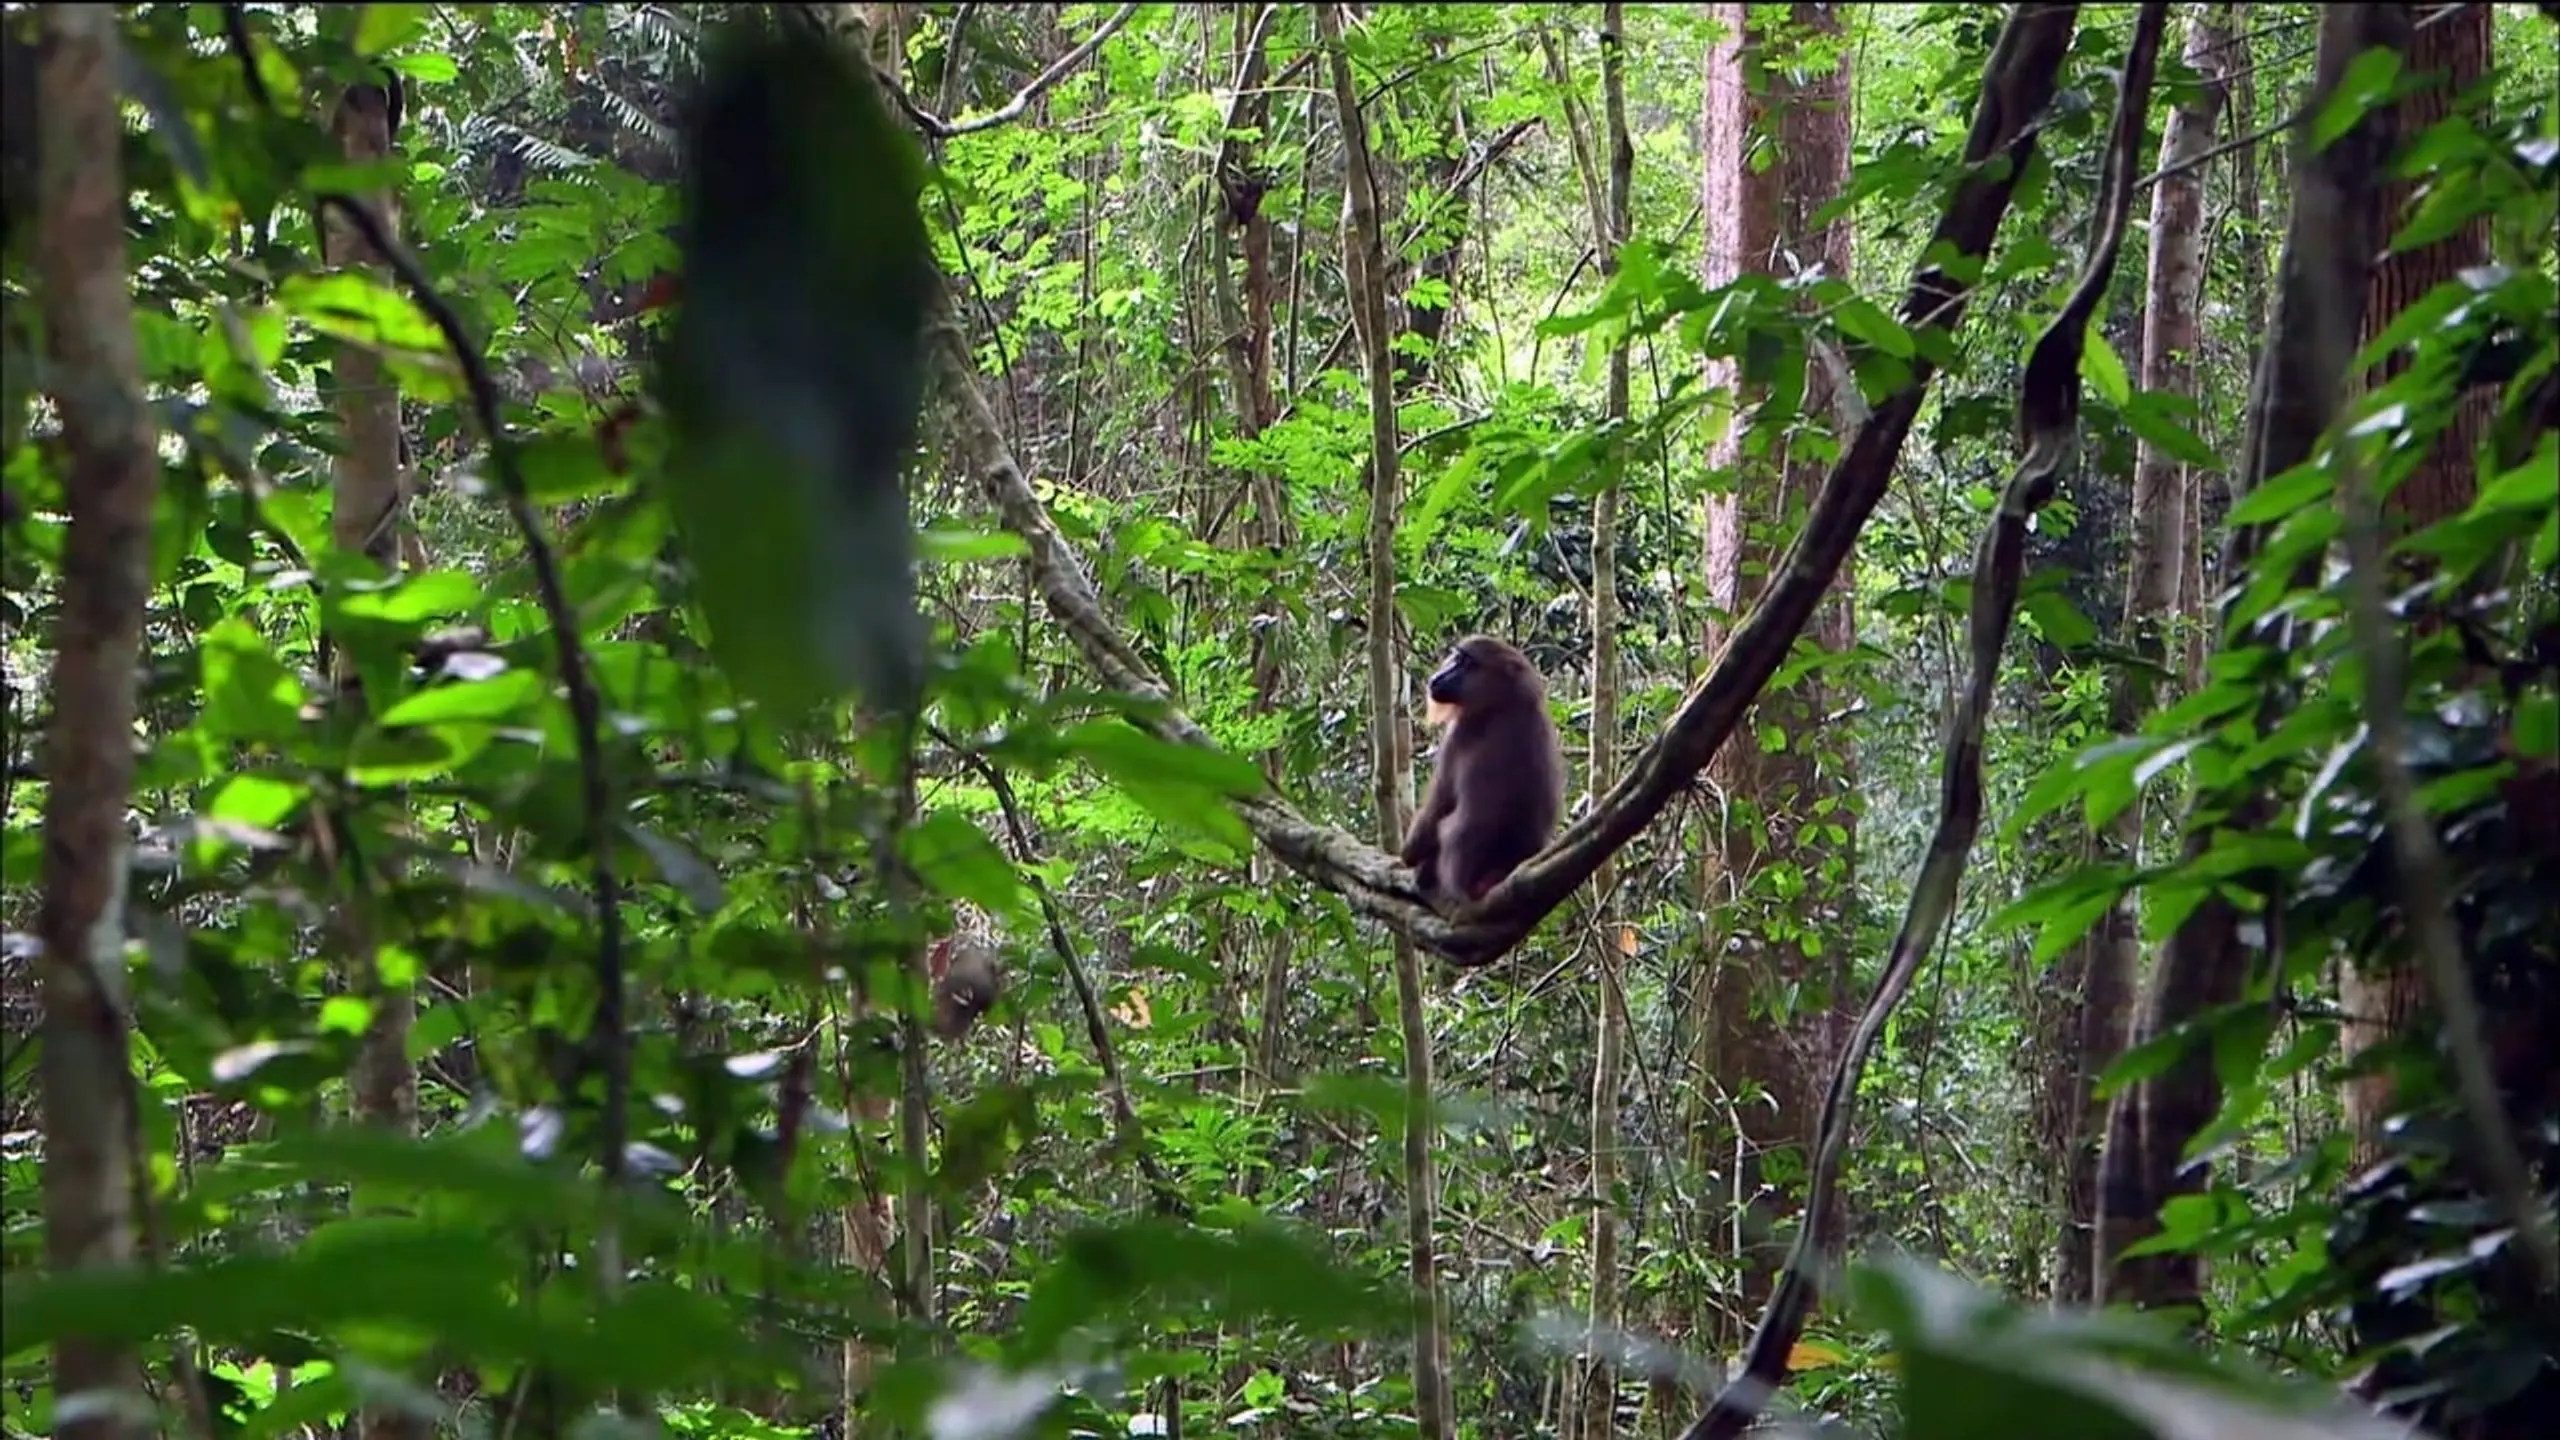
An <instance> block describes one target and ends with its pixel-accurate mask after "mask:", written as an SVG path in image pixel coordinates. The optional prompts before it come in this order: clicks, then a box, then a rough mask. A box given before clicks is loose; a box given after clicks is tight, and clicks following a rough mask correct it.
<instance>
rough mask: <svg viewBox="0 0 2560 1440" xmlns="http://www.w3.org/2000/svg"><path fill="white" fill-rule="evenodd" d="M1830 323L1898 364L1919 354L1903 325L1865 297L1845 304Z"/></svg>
mask: <svg viewBox="0 0 2560 1440" xmlns="http://www.w3.org/2000/svg"><path fill="white" fill-rule="evenodd" d="M1831 320H1832V323H1833V324H1835V325H1837V326H1839V327H1840V333H1841V334H1843V335H1846V336H1849V337H1850V338H1852V339H1855V340H1863V341H1865V342H1866V343H1867V344H1869V345H1872V346H1874V347H1875V348H1877V349H1878V350H1881V351H1883V352H1884V353H1886V354H1888V355H1891V356H1893V357H1894V358H1895V359H1897V360H1908V359H1910V358H1911V357H1912V356H1913V355H1914V354H1916V353H1918V347H1917V346H1916V345H1914V344H1913V343H1912V340H1911V332H1910V331H1908V330H1906V329H1904V328H1903V327H1902V322H1901V321H1899V320H1896V319H1894V318H1893V317H1892V316H1891V315H1889V314H1887V313H1885V309H1884V307H1883V306H1881V305H1878V304H1877V303H1875V302H1874V301H1873V300H1869V299H1867V298H1866V297H1865V296H1863V295H1860V296H1852V297H1851V298H1849V299H1846V300H1844V301H1842V302H1841V303H1840V306H1839V308H1837V309H1835V310H1833V311H1832V312H1831Z"/></svg>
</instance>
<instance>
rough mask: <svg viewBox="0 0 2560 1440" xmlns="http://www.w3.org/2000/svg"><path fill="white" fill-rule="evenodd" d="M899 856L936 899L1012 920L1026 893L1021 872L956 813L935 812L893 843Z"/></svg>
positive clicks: (967, 820) (976, 829)
mask: <svg viewBox="0 0 2560 1440" xmlns="http://www.w3.org/2000/svg"><path fill="white" fill-rule="evenodd" d="M898 854H899V856H900V858H902V859H904V860H905V861H906V862H907V864H908V865H909V866H910V867H911V868H913V869H914V871H915V872H916V876H917V878H918V879H920V880H922V881H924V883H925V884H926V885H928V886H930V887H931V888H932V889H933V891H934V893H935V894H938V895H944V896H948V897H950V898H951V899H954V900H966V901H968V902H969V903H971V904H973V905H978V906H981V907H983V908H985V909H988V910H991V911H994V912H995V913H996V914H998V915H1013V914H1017V913H1019V912H1020V911H1021V909H1022V907H1023V904H1024V901H1025V899H1026V896H1027V892H1026V890H1025V888H1024V886H1023V883H1022V875H1021V872H1019V871H1017V870H1015V869H1014V868H1013V862H1012V861H1010V860H1007V859H1006V858H1004V852H1003V851H1001V850H998V849H997V848H996V846H995V842H994V841H992V840H989V839H988V838H987V834H986V832H985V831H983V830H981V829H979V828H978V827H977V826H976V825H974V824H971V823H970V821H969V817H967V816H965V815H962V814H960V813H959V812H958V811H956V810H936V811H934V812H933V813H932V814H929V815H927V816H925V817H924V819H922V820H921V821H919V822H917V823H916V824H914V825H912V826H909V827H908V828H907V830H906V832H905V833H904V834H902V835H900V836H899V837H898Z"/></svg>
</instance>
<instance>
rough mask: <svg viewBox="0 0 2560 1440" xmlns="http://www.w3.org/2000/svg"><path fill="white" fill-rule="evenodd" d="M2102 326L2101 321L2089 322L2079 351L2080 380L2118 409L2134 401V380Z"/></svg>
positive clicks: (2102, 322)
mask: <svg viewBox="0 0 2560 1440" xmlns="http://www.w3.org/2000/svg"><path fill="white" fill-rule="evenodd" d="M2104 326H2105V321H2103V320H2100V319H2096V318H2092V319H2091V320H2090V321H2089V331H2088V334H2087V335H2086V336H2085V337H2084V343H2083V345H2082V347H2081V350H2080V378H2081V379H2083V380H2086V381H2088V382H2089V388H2091V389H2093V390H2095V391H2097V392H2098V394H2099V396H2100V397H2101V398H2102V399H2104V400H2105V401H2106V402H2107V403H2108V404H2110V405H2113V406H2115V407H2117V408H2118V409H2121V408H2123V407H2124V405H2125V404H2126V403H2127V402H2128V401H2130V400H2131V399H2132V398H2133V377H2132V375H2131V374H2129V373H2127V372H2126V370H2125V368H2124V357H2123V356H2121V355H2118V354H2117V353H2116V347H2115V346H2113V345H2110V344H2108V343H2107V336H2106V332H2105V329H2104Z"/></svg>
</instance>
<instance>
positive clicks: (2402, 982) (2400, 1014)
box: [2338, 5, 2498, 1169]
mask: <svg viewBox="0 0 2560 1440" xmlns="http://www.w3.org/2000/svg"><path fill="white" fill-rule="evenodd" d="M2397 8H2398V9H2400V10H2403V11H2406V12H2408V13H2409V15H2410V18H2411V22H2412V24H2413V25H2414V26H2415V32H2414V35H2413V37H2412V39H2411V42H2410V46H2409V73H2410V74H2411V76H2412V77H2413V78H2414V79H2415V80H2416V81H2417V82H2418V88H2416V89H2414V90H2412V91H2410V92H2409V93H2407V94H2404V95H2402V96H2401V97H2400V98H2399V100H2398V101H2397V102H2396V103H2395V105H2394V107H2393V108H2394V111H2395V113H2396V116H2397V122H2398V127H2399V132H2400V135H2401V137H2402V138H2403V139H2404V140H2406V139H2410V138H2414V137H2416V136H2418V135H2421V134H2423V133H2425V131H2426V129H2427V127H2429V126H2431V125H2434V124H2435V123H2436V122H2438V121H2440V120H2443V119H2445V118H2446V117H2447V116H2449V115H2451V114H2453V113H2454V108H2455V105H2456V104H2457V103H2458V102H2459V101H2460V100H2461V98H2462V93H2463V92H2464V91H2465V90H2468V89H2470V88H2471V87H2472V86H2473V85H2475V84H2477V83H2478V82H2479V81H2480V79H2481V78H2482V77H2483V76H2485V75H2487V74H2488V73H2489V65H2490V38H2489V37H2490V7H2489V6H2486V5H2460V6H2434V5H2402V6H2399V7H2397ZM2417 196H2418V182H2417V181H2416V180H2394V181H2392V182H2390V183H2389V184H2387V185H2385V186H2384V187H2383V191H2382V197H2381V207H2382V213H2381V216H2380V219H2379V222H2378V224H2379V229H2378V231H2377V234H2378V236H2380V237H2382V238H2385V239H2387V238H2388V237H2389V236H2390V235H2391V234H2393V233H2394V232H2396V231H2397V230H2398V229H2399V228H2400V226H2401V225H2402V224H2403V223H2405V222H2406V221H2407V220H2408V218H2409V214H2410V206H2411V204H2412V202H2414V201H2415V200H2416V199H2417ZM2488 261H2489V217H2488V216H2486V215H2477V216H2474V217H2472V219H2471V220H2470V221H2469V222H2467V223H2466V224H2464V225H2463V227H2462V228H2461V229H2459V230H2456V231H2454V232H2453V233H2452V234H2450V235H2447V236H2445V237H2443V238H2442V239H2440V240H2435V241H2432V242H2430V243H2428V244H2425V245H2421V246H2418V247H2416V248H2414V249H2409V250H2400V251H2395V252H2393V253H2391V254H2389V255H2387V256H2385V257H2384V258H2383V260H2382V262H2381V263H2380V264H2379V265H2377V266H2375V267H2374V271H2373V279H2372V283H2371V285H2370V287H2369V288H2368V289H2367V291H2366V293H2365V311H2364V327H2363V329H2362V330H2361V331H2360V332H2359V333H2358V334H2357V336H2356V343H2357V345H2358V347H2359V348H2361V347H2362V346H2364V345H2366V344H2368V343H2370V342H2371V341H2372V340H2373V338H2374V337H2375V336H2377V335H2379V334H2381V333H2382V331H2383V330H2384V329H2386V328H2387V327H2388V326H2389V325H2390V324H2391V322H2392V321H2394V320H2396V319H2398V318H2399V317H2400V312H2401V311H2403V310H2406V309H2407V308H2408V307H2409V306H2410V305H2412V304H2414V303H2416V302H2417V301H2418V300H2419V299H2420V298H2422V297H2424V296H2425V295H2426V293H2427V292H2428V291H2430V290H2433V289H2434V288H2435V287H2436V286H2438V285H2440V284H2442V283H2444V282H2445V281H2447V280H2451V279H2453V278H2454V277H2455V276H2456V275H2457V274H2459V273H2460V272H2462V271H2464V270H2468V269H2471V268H2473V267H2475V266H2479V265H2485V264H2487V263H2488ZM2408 363H2409V357H2408V355H2407V353H2406V352H2402V353H2399V354H2394V355H2391V356H2388V357H2385V358H2384V360H2383V362H2382V364H2381V366H2380V367H2379V368H2378V370H2377V372H2376V373H2375V374H2373V375H2371V376H2368V377H2366V378H2367V380H2368V381H2369V383H2372V384H2377V385H2378V384H2380V383H2382V382H2383V381H2384V380H2386V379H2388V378H2389V377H2391V376H2393V375H2396V374H2398V373H2399V372H2400V371H2402V370H2404V369H2406V368H2407V367H2408ZM2497 403H2498V391H2497V388H2496V387H2495V386H2488V385H2483V386H2478V387H2475V388H2474V389H2473V390H2472V391H2471V392H2470V393H2469V394H2468V395H2466V396H2464V397H2463V399H2462V401H2461V403H2460V405H2459V406H2458V407H2457V408H2456V410H2455V411H2454V415H2453V421H2452V423H2451V424H2450V425H2448V426H2447V427H2446V428H2445V431H2444V433H2443V435H2441V436H2440V437H2438V439H2437V441H2436V445H2435V449H2434V450H2432V451H2431V452H2429V453H2428V455H2427V458H2426V460H2425V461H2424V462H2423V463H2421V464H2420V465H2419V466H2418V468H2417V469H2416V470H2415V471H2414V472H2412V473H2411V474H2410V476H2409V478H2408V479H2407V480H2406V481H2404V482H2403V483H2402V484H2401V485H2400V486H2399V487H2398V488H2396V489H2394V490H2393V491H2392V492H2391V493H2390V494H2389V495H2386V496H2384V497H2383V500H2382V514H2383V523H2384V524H2385V526H2386V527H2388V530H2389V533H2390V536H2391V538H2397V537H2398V536H2401V535H2406V534H2409V533H2411V532H2412V531H2415V530H2419V529H2423V528H2425V527H2426V526H2428V525H2432V524H2434V523H2435V522H2436V521H2438V520H2443V519H2446V518H2448V517H2450V516H2454V515H2459V514H2461V513H2462V512H2463V510H2465V509H2467V508H2468V507H2469V506H2470V504H2471V501H2472V497H2473V496H2474V495H2475V494H2477V493H2478V485H2479V480H2478V474H2477V462H2476V460H2475V455H2476V453H2477V451H2478V448H2479V444H2480V441H2481V438H2482V437H2483V436H2485V435H2486V434H2487V433H2488V428H2489V424H2490V422H2491V421H2492V420H2493V419H2495V418H2496V414H2497ZM2395 588H2396V587H2395ZM2425 1000H2426V981H2425V977H2424V975H2423V973H2422V972H2421V971H2420V970H2419V968H2418V967H2417V966H2416V965H2414V964H2400V965H2394V966H2392V967H2390V968H2389V969H2386V970H2380V971H2376V972H2372V973H2368V972H2366V971H2364V970H2362V969H2360V968H2358V967H2357V966H2355V965H2352V964H2350V965H2348V966H2345V967H2344V968H2343V969H2342V970H2341V972H2340V974H2339V977H2338V1004H2339V1008H2340V1010H2341V1011H2343V1012H2344V1014H2345V1021H2344V1025H2343V1027H2342V1028H2343V1033H2342V1034H2341V1036H2340V1045H2341V1048H2342V1049H2343V1051H2344V1053H2345V1054H2346V1055H2347V1056H2348V1057H2349V1058H2350V1059H2352V1058H2354V1057H2355V1056H2356V1055H2357V1054H2359V1053H2360V1052H2362V1051H2364V1050H2366V1049H2369V1048H2371V1047H2372V1046H2375V1045H2379V1044H2383V1043H2385V1042H2387V1041H2389V1040H2391V1039H2393V1038H2394V1037H2396V1036H2399V1035H2402V1034H2405V1033H2407V1031H2408V1030H2409V1027H2410V1025H2411V1024H2412V1023H2413V1022H2414V1021H2415V1020H2416V1019H2417V1016H2418V1010H2419V1007H2420V1005H2421V1004H2423V1003H2424V1001H2425ZM2391 1108H2392V1098H2391V1090H2390V1084H2389V1077H2388V1076H2385V1075H2368V1076H2364V1077H2361V1078H2359V1079H2357V1080H2355V1081H2353V1082H2351V1083H2350V1084H2349V1085H2348V1086H2347V1092H2346V1109H2347V1123H2348V1128H2349V1130H2350V1132H2351V1136H2352V1143H2353V1145H2354V1149H2353V1152H2352V1156H2351V1159H2350V1161H2349V1164H2350V1167H2351V1168H2357V1169H2361V1168H2362V1167H2364V1166H2366V1165H2369V1164H2371V1163H2372V1162H2373V1161H2374V1160H2375V1159H2376V1158H2377V1157H2378V1155H2379V1153H2380V1148H2381V1139H2382V1133H2381V1132H2382V1122H2383V1121H2384V1120H2385V1119H2387V1118H2389V1116H2390V1113H2391Z"/></svg>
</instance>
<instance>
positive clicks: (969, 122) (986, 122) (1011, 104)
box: [880, 5, 1138, 140]
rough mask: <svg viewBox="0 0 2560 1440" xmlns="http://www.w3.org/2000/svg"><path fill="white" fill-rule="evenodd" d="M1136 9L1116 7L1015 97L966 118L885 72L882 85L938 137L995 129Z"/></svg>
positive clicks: (1007, 122) (1027, 105)
mask: <svg viewBox="0 0 2560 1440" xmlns="http://www.w3.org/2000/svg"><path fill="white" fill-rule="evenodd" d="M1137 13H1138V7H1137V6H1135V5H1123V6H1121V7H1120V8H1119V9H1117V10H1115V11H1113V12H1112V13H1111V18H1110V19H1108V20H1105V21H1103V22H1102V24H1101V25H1100V26H1099V27H1097V28H1096V29H1095V30H1094V32H1093V33H1092V34H1090V35H1088V36H1086V37H1085V38H1084V43H1083V44H1081V45H1078V46H1077V47H1076V48H1074V49H1073V50H1070V51H1068V52H1067V53H1066V54H1064V55H1061V56H1059V57H1058V59H1057V62H1056V63H1055V64H1052V65H1051V66H1050V67H1049V68H1048V69H1046V70H1043V71H1041V72H1040V73H1039V74H1037V75H1034V76H1032V77H1031V81H1030V83H1029V84H1026V85H1024V86H1023V87H1022V88H1021V89H1019V90H1016V91H1015V92H1013V98H1012V99H1010V100H1007V101H1006V102H1004V103H1003V104H1002V105H999V106H997V107H996V108H995V109H993V110H990V111H988V112H987V113H986V114H984V115H972V116H970V117H969V118H968V119H966V120H956V121H955V120H945V119H943V118H942V117H941V116H939V115H936V114H934V113H933V112H932V111H930V110H927V109H925V108H924V107H923V106H922V105H919V104H917V103H916V100H915V97H914V96H912V95H909V94H908V93H907V92H906V87H904V86H902V85H897V84H893V83H891V81H890V80H889V78H888V77H887V76H885V75H884V76H882V77H880V88H881V89H883V90H886V91H888V92H889V96H890V98H891V99H892V100H893V101H895V102H896V104H897V106H898V108H899V109H900V110H903V111H905V112H906V116H907V118H908V119H909V120H911V121H913V122H915V125H916V128H917V129H919V130H922V131H924V132H925V133H926V134H927V135H930V136H932V137H933V138H934V139H936V140H949V139H951V138H953V137H954V136H959V135H975V134H977V133H978V132H979V131H981V130H993V129H995V128H996V127H997V126H999V125H1010V124H1012V123H1013V122H1014V121H1016V120H1019V119H1021V118H1022V117H1023V116H1024V115H1025V114H1026V113H1028V112H1029V111H1030V109H1031V102H1032V101H1034V100H1037V99H1039V98H1040V97H1041V96H1042V95H1044V94H1047V93H1048V92H1049V90H1050V88H1051V87H1052V86H1055V85H1056V84H1057V83H1058V82H1059V81H1061V80H1064V79H1066V78H1067V76H1069V75H1070V74H1073V73H1074V71H1075V68H1076V67H1077V66H1079V65H1082V64H1083V63H1084V62H1085V61H1087V60H1089V59H1091V58H1092V57H1093V52H1095V51H1096V50H1099V49H1101V48H1102V44H1103V42H1104V41H1106V40H1109V39H1110V38H1111V37H1112V36H1114V35H1116V34H1118V33H1120V27H1122V26H1124V25H1126V24H1128V23H1129V21H1130V20H1131V19H1132V18H1134V17H1135V16H1136V15H1137Z"/></svg>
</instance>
